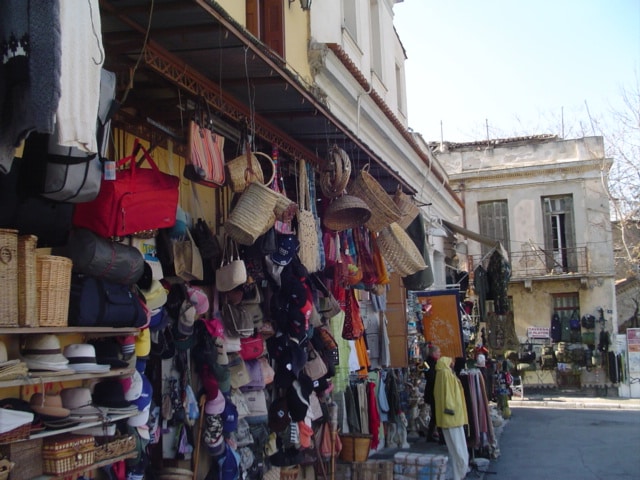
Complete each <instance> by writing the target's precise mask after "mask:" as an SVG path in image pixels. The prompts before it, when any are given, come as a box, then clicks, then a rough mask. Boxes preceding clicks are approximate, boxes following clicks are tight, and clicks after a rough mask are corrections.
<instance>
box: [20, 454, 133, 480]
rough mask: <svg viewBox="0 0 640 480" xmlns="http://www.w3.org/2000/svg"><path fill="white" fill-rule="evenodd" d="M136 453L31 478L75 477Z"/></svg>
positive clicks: (38, 479)
mask: <svg viewBox="0 0 640 480" xmlns="http://www.w3.org/2000/svg"><path fill="white" fill-rule="evenodd" d="M137 455H138V453H137V452H136V451H133V452H129V453H125V454H124V455H119V456H117V457H114V458H107V459H105V460H102V461H101V462H98V463H94V464H92V465H88V466H86V467H81V468H77V469H75V470H70V471H68V472H65V473H61V474H60V475H39V476H37V477H34V478H32V479H31V480H63V479H67V478H75V477H74V476H75V475H77V474H79V473H84V472H90V471H92V470H97V469H98V468H101V467H104V466H106V465H111V464H112V463H116V462H119V461H120V460H126V459H127V458H135V457H136V456H137Z"/></svg>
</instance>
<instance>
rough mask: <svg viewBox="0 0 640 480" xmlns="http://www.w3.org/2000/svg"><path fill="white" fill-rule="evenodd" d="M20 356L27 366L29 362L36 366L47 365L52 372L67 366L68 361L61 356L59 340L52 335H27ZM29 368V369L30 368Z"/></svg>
mask: <svg viewBox="0 0 640 480" xmlns="http://www.w3.org/2000/svg"><path fill="white" fill-rule="evenodd" d="M21 355H22V357H23V359H24V360H25V362H27V365H29V362H37V363H38V366H40V367H42V366H47V365H49V366H51V367H52V368H51V369H52V370H56V369H60V367H62V366H65V365H68V364H69V360H67V358H66V357H65V356H64V355H63V354H62V349H61V348H60V340H58V337H56V336H55V335H52V334H41V335H29V336H28V337H27V341H26V343H25V346H24V348H23V349H22V351H21ZM29 368H30V369H31V367H30V366H29ZM43 370H44V369H43Z"/></svg>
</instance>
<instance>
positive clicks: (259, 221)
mask: <svg viewBox="0 0 640 480" xmlns="http://www.w3.org/2000/svg"><path fill="white" fill-rule="evenodd" d="M278 195H279V194H278V193H277V192H274V191H273V190H271V189H270V188H268V187H265V186H264V185H262V184H261V183H258V182H253V183H251V184H249V186H248V187H247V189H246V190H245V191H244V192H243V193H242V195H241V196H240V199H239V200H238V203H237V204H236V206H235V207H234V209H233V210H232V211H231V214H230V215H229V218H228V219H227V221H226V222H225V224H224V229H225V232H226V233H227V234H228V235H229V236H230V237H231V238H232V239H233V240H235V241H236V242H237V243H239V244H241V245H253V244H254V243H255V241H256V239H257V238H258V237H259V236H260V235H262V234H264V233H265V232H266V231H267V230H269V228H271V227H272V226H273V224H274V222H275V214H274V209H275V207H276V202H277V201H278Z"/></svg>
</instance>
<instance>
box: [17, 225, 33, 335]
mask: <svg viewBox="0 0 640 480" xmlns="http://www.w3.org/2000/svg"><path fill="white" fill-rule="evenodd" d="M37 243H38V237H36V236H35V235H20V236H19V237H18V324H19V325H20V326H21V327H37V326H38V289H37V288H36V273H37V270H36V246H37Z"/></svg>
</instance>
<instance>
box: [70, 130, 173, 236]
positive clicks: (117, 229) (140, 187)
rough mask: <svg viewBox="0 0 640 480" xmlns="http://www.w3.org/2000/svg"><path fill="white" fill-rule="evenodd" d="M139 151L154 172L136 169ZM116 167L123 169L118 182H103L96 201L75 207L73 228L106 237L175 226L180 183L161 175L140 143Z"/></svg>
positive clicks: (134, 145)
mask: <svg viewBox="0 0 640 480" xmlns="http://www.w3.org/2000/svg"><path fill="white" fill-rule="evenodd" d="M140 151H142V153H143V161H145V160H146V162H147V163H148V164H149V165H150V166H151V168H140V167H139V166H138V165H137V161H136V157H137V155H138V153H139V152H140ZM127 165H129V168H126V169H125V168H124V167H126V166H127ZM117 167H119V168H121V169H120V170H117V171H116V179H115V180H114V181H107V180H105V181H103V182H102V185H101V187H100V193H98V196H97V197H96V199H95V200H93V201H91V202H86V203H80V204H78V205H77V206H76V210H75V214H74V217H73V224H74V225H75V226H76V227H83V228H88V229H89V230H91V231H93V232H95V233H97V234H98V235H101V236H103V237H114V236H125V235H131V234H133V233H136V232H142V231H145V230H155V229H158V228H168V227H171V226H173V225H174V224H175V223H176V210H177V207H178V187H179V183H180V179H179V178H178V177H176V176H173V175H169V174H166V173H163V172H161V171H160V169H159V168H158V166H157V165H156V164H155V162H154V161H153V158H151V155H149V152H148V151H147V150H146V149H145V148H144V147H143V146H142V145H141V144H140V140H138V139H136V140H135V141H134V142H133V151H132V153H131V155H128V156H126V157H124V158H122V159H120V160H118V162H117Z"/></svg>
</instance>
